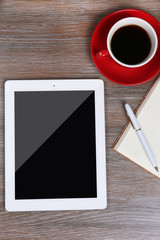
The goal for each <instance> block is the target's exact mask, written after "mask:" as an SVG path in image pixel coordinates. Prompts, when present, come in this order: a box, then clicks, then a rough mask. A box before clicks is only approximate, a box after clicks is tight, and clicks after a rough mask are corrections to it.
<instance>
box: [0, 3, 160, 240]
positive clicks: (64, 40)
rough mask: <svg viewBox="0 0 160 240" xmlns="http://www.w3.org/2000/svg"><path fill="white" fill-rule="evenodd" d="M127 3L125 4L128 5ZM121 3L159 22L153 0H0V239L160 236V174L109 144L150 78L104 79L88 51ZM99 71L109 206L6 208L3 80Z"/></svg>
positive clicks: (97, 239) (80, 75) (158, 7)
mask: <svg viewBox="0 0 160 240" xmlns="http://www.w3.org/2000/svg"><path fill="white" fill-rule="evenodd" d="M129 3H131V4H129ZM123 8H137V9H140V10H144V11H147V12H148V13H150V14H152V15H153V16H154V17H155V18H157V19H158V20H159V21H160V3H159V0H151V1H148V0H135V1H132V2H131V1H127V0H119V1H114V0H110V1H106V0H105V1H101V0H81V1H78V0H66V1H65V0H59V1H58V0H55V1H54V0H53V1H52V0H44V1H42V0H39V1H38V0H32V1H31V0H25V1H22V0H19V1H14V0H4V1H0V113H1V114H0V239H2V240H8V239H10V240H13V239H16V240H22V239H32V240H34V239H43V240H46V239H47V240H48V239H54V240H71V239H73V240H79V239H81V240H87V239H90V240H130V239H134V240H135V239H137V240H141V239H143V240H159V239H160V181H159V180H158V179H156V178H155V177H153V176H152V175H151V174H149V173H147V172H145V171H144V170H143V169H141V168H140V167H138V166H136V165H135V164H133V163H131V162H130V161H128V160H127V159H125V158H124V157H122V156H120V155H119V154H118V153H116V152H114V151H113V150H112V149H111V146H112V144H113V142H114V141H115V139H116V138H117V136H118V135H119V134H120V132H121V130H122V128H123V126H124V124H125V122H126V120H127V118H126V114H125V112H124V108H123V102H124V101H128V102H129V103H130V104H131V105H132V107H133V108H135V107H136V106H137V104H138V103H139V101H140V100H141V98H142V96H143V95H144V93H145V92H146V91H147V89H148V88H149V86H150V85H151V83H152V81H153V80H151V81H149V82H147V83H145V84H142V85H140V86H131V87H128V86H120V85H117V84H114V83H113V82H110V81H109V80H107V79H105V78H104V77H103V76H102V75H101V74H100V73H99V72H98V70H97V69H96V68H95V66H94V64H93V62H92V59H91V56H90V40H91V36H92V33H93V30H94V28H95V27H96V25H97V23H98V22H99V21H100V20H101V19H102V18H103V17H105V16H106V15H107V14H109V13H111V12H113V11H115V10H118V9H123ZM51 78H102V79H103V80H104V82H105V96H106V98H105V101H106V137H107V174H108V177H107V178H108V208H107V209H106V210H100V211H59V212H21V213H7V212H6V211H5V209H4V102H3V99H4V95H3V84H4V81H5V80H6V79H51Z"/></svg>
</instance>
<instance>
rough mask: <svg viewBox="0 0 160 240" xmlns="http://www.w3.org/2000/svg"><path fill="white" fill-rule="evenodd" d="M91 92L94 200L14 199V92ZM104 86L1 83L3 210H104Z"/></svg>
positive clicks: (91, 82)
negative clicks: (3, 104) (93, 92)
mask: <svg viewBox="0 0 160 240" xmlns="http://www.w3.org/2000/svg"><path fill="white" fill-rule="evenodd" d="M77 90H78V91H81V90H82V91H83V90H93V91H95V119H96V176H97V197H96V198H72V199H33V200H31V199H27V200H16V199H15V127H14V126H15V111H14V110H15V109H14V108H15V99H14V93H15V92H18V91H26V92H27V91H77ZM106 187H107V186H106V153H105V112H104V83H103V81H102V80H101V79H83V80H77V79H72V80H59V79H53V80H8V81H6V82H5V208H6V210H7V211H50V210H85V209H104V208H106V207H107V196H106V195H107V193H106Z"/></svg>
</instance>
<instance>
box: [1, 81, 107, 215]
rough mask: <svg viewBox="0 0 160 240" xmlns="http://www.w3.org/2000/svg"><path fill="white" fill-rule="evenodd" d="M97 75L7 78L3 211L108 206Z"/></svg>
mask: <svg viewBox="0 0 160 240" xmlns="http://www.w3.org/2000/svg"><path fill="white" fill-rule="evenodd" d="M105 160H106V157H105V114H104V84H103V81H102V80H100V79H90V80H87V79H83V80H76V79H75V80H18V81H15V80H9V81H6V82H5V208H6V210H7V211H42V210H47V211H49V210H78V209H79V210H80V209H103V208H106V206H107V197H106V164H105Z"/></svg>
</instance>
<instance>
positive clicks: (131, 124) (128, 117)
mask: <svg viewBox="0 0 160 240" xmlns="http://www.w3.org/2000/svg"><path fill="white" fill-rule="evenodd" d="M127 116H128V114H127ZM128 120H129V122H130V123H131V125H132V127H133V129H135V127H134V126H133V123H132V122H131V119H130V117H129V116H128Z"/></svg>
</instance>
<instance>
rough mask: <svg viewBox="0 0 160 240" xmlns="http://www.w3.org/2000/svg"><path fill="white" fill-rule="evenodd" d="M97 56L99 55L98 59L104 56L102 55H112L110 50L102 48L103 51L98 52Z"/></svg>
mask: <svg viewBox="0 0 160 240" xmlns="http://www.w3.org/2000/svg"><path fill="white" fill-rule="evenodd" d="M96 57H97V58H98V59H100V58H102V57H110V55H109V52H108V50H107V49H104V50H101V51H99V52H97V53H96Z"/></svg>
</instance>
